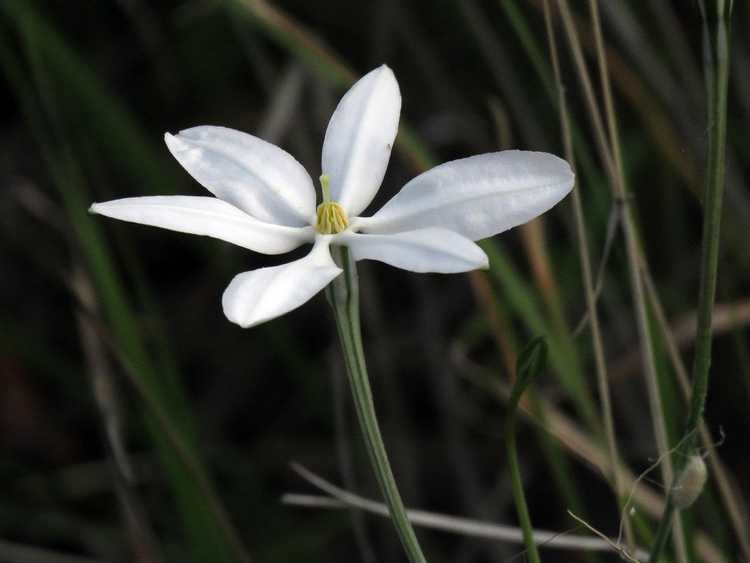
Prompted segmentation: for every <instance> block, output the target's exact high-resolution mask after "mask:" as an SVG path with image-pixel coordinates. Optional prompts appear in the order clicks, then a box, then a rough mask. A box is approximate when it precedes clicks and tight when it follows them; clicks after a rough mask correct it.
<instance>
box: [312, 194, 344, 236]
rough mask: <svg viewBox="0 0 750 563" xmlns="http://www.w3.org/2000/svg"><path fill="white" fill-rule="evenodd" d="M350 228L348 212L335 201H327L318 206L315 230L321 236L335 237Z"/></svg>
mask: <svg viewBox="0 0 750 563" xmlns="http://www.w3.org/2000/svg"><path fill="white" fill-rule="evenodd" d="M347 227H349V220H348V219H347V217H346V211H344V208H343V207H341V205H339V204H338V203H336V202H335V201H325V202H323V203H321V204H320V205H318V211H317V221H316V224H315V230H316V231H318V232H319V233H320V234H321V235H335V234H338V233H340V232H342V231H345V230H346V229H347Z"/></svg>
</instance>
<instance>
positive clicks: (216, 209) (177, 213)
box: [90, 195, 314, 254]
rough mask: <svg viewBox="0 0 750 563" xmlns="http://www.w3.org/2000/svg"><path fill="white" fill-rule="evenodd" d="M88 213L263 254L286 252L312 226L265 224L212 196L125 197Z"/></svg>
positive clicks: (306, 237) (98, 205) (304, 238)
mask: <svg viewBox="0 0 750 563" xmlns="http://www.w3.org/2000/svg"><path fill="white" fill-rule="evenodd" d="M90 211H91V212H92V213H98V214H100V215H106V216H107V217H113V218H115V219H121V220H123V221H130V222H132V223H140V224H142V225H150V226H152V227H161V228H163V229H170V230H172V231H179V232H181V233H190V234H193V235H205V236H209V237H213V238H217V239H221V240H225V241H227V242H231V243H232V244H236V245H239V246H242V247H244V248H249V249H250V250H255V251H256V252H262V253H264V254H281V253H282V252H289V251H290V250H292V249H294V248H297V247H298V246H299V245H301V244H302V243H305V242H310V241H312V239H313V237H314V233H313V230H312V227H302V228H301V227H282V226H280V225H272V224H271V223H264V222H263V221H258V220H257V219H254V218H252V217H250V215H248V214H247V213H245V212H243V211H240V210H239V209H237V208H236V207H234V206H233V205H230V204H228V203H227V202H226V201H222V200H220V199H216V198H215V197H197V196H179V195H175V196H150V197H128V198H125V199H116V200H113V201H106V202H104V203H95V204H93V205H92V206H91V209H90Z"/></svg>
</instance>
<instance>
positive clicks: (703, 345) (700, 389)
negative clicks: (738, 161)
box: [649, 0, 732, 563]
mask: <svg viewBox="0 0 750 563" xmlns="http://www.w3.org/2000/svg"><path fill="white" fill-rule="evenodd" d="M708 4H709V6H708V8H713V9H712V10H711V11H707V6H706V5H705V3H704V2H701V3H700V7H701V13H702V16H703V49H704V67H705V74H706V92H707V95H708V120H709V127H708V154H707V165H706V168H707V171H706V187H705V198H704V201H703V242H702V249H701V285H700V292H699V296H698V329H697V333H696V338H695V355H694V360H693V389H692V394H691V401H690V411H689V412H688V419H687V423H686V426H685V436H686V439H685V440H684V441H683V443H682V446H681V447H680V449H679V451H678V453H679V454H681V455H678V459H680V460H686V459H687V458H688V455H690V454H691V453H693V452H694V451H695V449H696V440H697V438H696V435H697V432H696V430H697V429H698V426H699V425H700V422H701V419H702V418H703V409H704V408H705V404H706V394H707V392H708V379H709V374H710V367H711V337H712V334H711V315H712V312H713V307H714V298H715V294H716V278H717V270H718V265H719V242H720V238H719V235H720V228H721V212H722V199H723V195H724V184H725V172H726V168H725V155H726V133H727V90H728V84H729V51H730V42H729V30H730V20H731V11H732V3H731V2H729V3H728V4H727V3H725V2H723V1H722V0H715V1H714V2H709V3H708ZM681 463H682V464H684V461H682V462H681ZM672 493H673V489H672V488H670V490H669V494H668V497H667V505H666V507H665V508H664V514H663V515H662V519H661V521H660V522H659V529H658V531H657V534H656V539H655V540H654V545H653V547H652V549H651V558H650V559H649V561H650V562H651V563H657V562H658V561H659V560H660V558H661V555H662V552H663V551H664V546H665V545H666V543H667V539H668V538H669V533H670V530H671V529H672V520H673V518H674V514H675V505H674V502H673V494H672Z"/></svg>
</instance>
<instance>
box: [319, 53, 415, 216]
mask: <svg viewBox="0 0 750 563" xmlns="http://www.w3.org/2000/svg"><path fill="white" fill-rule="evenodd" d="M400 112H401V93H400V92H399V89H398V82H396V77H395V76H393V72H392V71H391V69H390V68H388V67H387V66H385V65H383V66H380V67H378V68H376V69H375V70H373V71H370V72H369V73H368V74H366V75H365V76H363V77H362V78H360V79H359V80H358V81H357V83H356V84H355V85H354V86H352V87H351V89H350V90H349V91H348V92H347V93H346V94H345V95H344V97H343V98H341V101H340V102H339V105H338V107H337V108H336V111H335V112H333V116H331V121H330V122H329V123H328V129H327V130H326V136H325V141H324V142H323V173H324V174H326V175H328V178H329V180H330V186H331V197H332V199H333V200H334V201H337V202H339V203H340V204H341V205H342V206H343V207H344V209H345V210H346V211H347V213H348V214H349V216H354V215H358V214H359V213H361V212H362V210H364V208H365V207H367V206H368V205H369V203H370V202H371V201H372V198H373V197H375V194H376V193H377V191H378V188H380V184H381V183H382V181H383V176H384V175H385V169H386V167H387V166H388V160H389V159H390V156H391V147H392V146H393V141H394V139H395V138H396V133H397V132H398V118H399V114H400Z"/></svg>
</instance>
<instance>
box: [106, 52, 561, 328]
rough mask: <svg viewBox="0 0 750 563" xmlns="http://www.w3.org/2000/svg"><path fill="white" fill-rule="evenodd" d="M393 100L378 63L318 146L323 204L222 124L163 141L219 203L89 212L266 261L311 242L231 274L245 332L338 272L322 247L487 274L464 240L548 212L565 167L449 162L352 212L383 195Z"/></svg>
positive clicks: (193, 200)
mask: <svg viewBox="0 0 750 563" xmlns="http://www.w3.org/2000/svg"><path fill="white" fill-rule="evenodd" d="M400 111H401V94H400V92H399V88H398V83H397V82H396V78H395V76H394V75H393V72H391V70H390V69H389V68H388V67H387V66H381V67H379V68H377V69H375V70H373V71H371V72H370V73H369V74H367V75H365V76H364V77H362V78H361V79H360V80H359V81H358V82H357V83H356V84H355V85H354V86H353V87H352V88H351V89H350V90H349V91H348V92H347V93H346V95H345V96H344V97H343V98H342V100H341V102H339V105H338V107H337V108H336V111H335V112H334V114H333V116H332V117H331V121H330V123H329V124H328V130H327V131H326V135H325V141H324V142H323V159H322V170H323V176H321V183H322V184H323V187H324V192H328V193H329V194H330V201H324V202H323V203H321V204H320V205H319V206H317V208H316V205H315V188H314V185H313V182H312V180H311V179H310V176H309V175H308V174H307V172H306V171H305V169H304V168H303V167H302V165H300V163H299V162H297V161H296V160H295V159H294V157H292V156H291V155H289V154H288V153H287V152H285V151H283V150H282V149H280V148H279V147H276V146H274V145H272V144H270V143H267V142H266V141H263V140H261V139H259V138H257V137H253V136H251V135H248V134H246V133H242V132H240V131H235V130H233V129H227V128H224V127H211V126H201V127H193V128H191V129H186V130H185V131H181V132H180V133H179V134H177V135H174V136H173V135H170V134H169V133H167V134H166V135H165V141H166V143H167V146H168V147H169V150H170V151H171V152H172V154H173V155H174V157H175V158H176V159H177V160H178V161H179V162H180V164H182V166H184V167H185V169H186V170H187V171H188V172H189V173H190V174H191V175H192V176H193V178H195V179H196V180H197V181H198V182H199V183H200V184H202V185H203V186H204V187H205V188H207V189H208V190H209V191H210V192H211V193H212V194H213V195H214V196H216V197H198V196H153V197H133V198H125V199H118V200H114V201H108V202H105V203H95V204H94V205H92V206H91V211H92V212H94V213H100V214H102V215H106V216H108V217H114V218H116V219H122V220H124V221H132V222H134V223H142V224H144V225H152V226H156V227H162V228H165V229H171V230H174V231H180V232H184V233H192V234H198V235H206V236H210V237H214V238H218V239H221V240H225V241H227V242H231V243H234V244H237V245H239V246H242V247H245V248H249V249H250V250H254V251H256V252H262V253H264V254H280V253H283V252H288V251H290V250H292V249H294V248H296V247H298V246H300V245H302V244H304V243H313V247H312V250H311V251H310V253H309V254H308V255H307V256H305V257H304V258H301V259H299V260H295V261H294V262H290V263H288V264H283V265H281V266H274V267H270V268H261V269H258V270H254V271H251V272H244V273H242V274H239V275H237V276H236V277H235V278H234V279H233V280H232V281H231V283H230V284H229V287H227V289H226V291H225V292H224V296H223V298H222V305H223V308H224V313H225V314H226V316H227V318H228V319H229V320H230V321H232V322H234V323H237V324H238V325H240V326H242V327H250V326H254V325H257V324H259V323H262V322H264V321H267V320H269V319H273V318H275V317H278V316H280V315H283V314H284V313H286V312H288V311H291V310H292V309H295V308H297V307H299V306H300V305H302V304H303V303H305V302H306V301H307V300H309V299H310V298H311V297H313V296H314V295H315V294H317V293H318V292H319V291H320V290H321V289H323V288H324V287H325V286H326V285H328V283H330V282H331V280H333V279H334V278H335V277H336V276H338V275H339V274H340V273H341V271H342V270H341V269H340V268H339V267H338V266H337V265H336V263H335V262H334V261H333V259H332V258H331V254H330V251H329V246H330V245H331V244H339V245H346V246H348V247H349V250H350V252H351V253H352V255H353V257H354V258H355V259H356V260H367V259H370V260H380V261H381V262H386V263H388V264H391V265H393V266H397V267H399V268H404V269H406V270H411V271H414V272H441V273H453V272H465V271H469V270H473V269H476V268H486V267H487V266H488V261H487V256H486V255H485V254H484V252H483V251H482V250H481V249H480V248H479V247H478V246H477V245H476V244H475V243H474V242H473V241H475V240H479V239H483V238H486V237H489V236H492V235H494V234H497V233H499V232H502V231H505V230H507V229H510V228H512V227H515V226H516V225H519V224H521V223H525V222H526V221H529V220H530V219H532V218H534V217H536V216H537V215H539V214H541V213H543V212H545V211H547V210H548V209H549V208H551V207H552V206H553V205H555V204H556V203H557V202H558V201H560V200H561V199H562V198H563V197H565V195H566V194H567V193H568V192H569V191H570V190H571V188H572V186H573V173H572V172H571V170H570V167H569V166H568V164H567V163H566V162H565V161H564V160H561V159H560V158H557V157H556V156H553V155H550V154H546V153H540V152H525V151H504V152H496V153H490V154H482V155H478V156H472V157H469V158H463V159H460V160H454V161H452V162H447V163H445V164H442V165H440V166H437V167H435V168H433V169H432V170H429V171H427V172H425V173H424V174H421V175H419V176H417V177H416V178H414V179H413V180H411V181H410V182H409V183H407V184H406V186H404V187H403V189H402V190H401V191H400V192H399V193H398V194H396V196H395V197H393V199H391V200H390V201H389V202H388V203H386V204H385V205H384V206H383V207H382V208H381V209H380V211H378V212H377V213H375V214H374V215H372V216H371V217H362V216H360V214H361V213H362V212H363V211H364V210H365V208H366V207H367V206H368V205H369V204H370V202H371V201H372V199H373V198H374V197H375V194H376V192H377V190H378V188H379V187H380V184H381V182H382V180H383V176H384V174H385V169H386V167H387V165H388V160H389V158H390V154H391V147H392V145H393V141H394V139H395V138H396V132H397V130H398V119H399V114H400Z"/></svg>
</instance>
